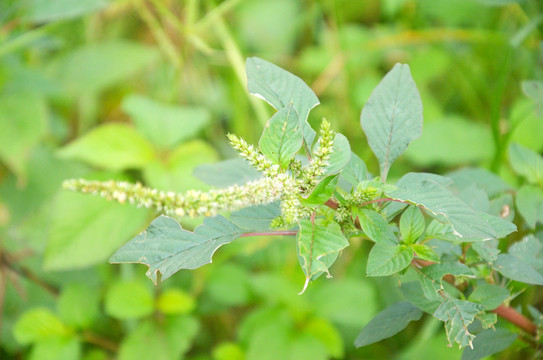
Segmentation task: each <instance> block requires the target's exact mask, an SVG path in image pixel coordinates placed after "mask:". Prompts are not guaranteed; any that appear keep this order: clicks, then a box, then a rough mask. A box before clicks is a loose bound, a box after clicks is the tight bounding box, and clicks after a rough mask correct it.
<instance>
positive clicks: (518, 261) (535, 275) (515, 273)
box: [494, 254, 543, 285]
mask: <svg viewBox="0 0 543 360" xmlns="http://www.w3.org/2000/svg"><path fill="white" fill-rule="evenodd" d="M494 268H495V269H496V270H498V271H499V272H500V273H501V274H502V275H503V276H505V277H508V278H509V279H512V280H516V281H520V282H523V283H526V284H533V285H543V275H541V274H540V273H539V272H537V271H536V270H535V269H534V268H533V267H532V266H531V265H529V264H528V263H526V261H524V260H523V259H522V258H518V257H516V256H514V255H511V254H499V255H498V260H496V262H495V263H494Z"/></svg>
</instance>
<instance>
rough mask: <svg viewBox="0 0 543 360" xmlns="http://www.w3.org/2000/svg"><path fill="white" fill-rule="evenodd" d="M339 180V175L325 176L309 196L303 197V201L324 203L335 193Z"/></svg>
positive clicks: (313, 203) (312, 203)
mask: <svg viewBox="0 0 543 360" xmlns="http://www.w3.org/2000/svg"><path fill="white" fill-rule="evenodd" d="M338 180H339V176H338V175H332V176H328V177H325V178H324V179H322V180H321V181H320V182H319V183H318V184H317V186H315V188H314V189H313V191H311V193H310V194H309V195H308V196H307V197H305V198H302V201H303V202H304V203H305V204H309V205H322V204H324V203H325V202H326V201H327V200H328V199H330V196H332V194H333V193H334V190H335V189H336V186H337V182H338Z"/></svg>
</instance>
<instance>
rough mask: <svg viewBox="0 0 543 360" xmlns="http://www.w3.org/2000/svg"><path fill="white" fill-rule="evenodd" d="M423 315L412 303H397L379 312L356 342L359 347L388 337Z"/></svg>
mask: <svg viewBox="0 0 543 360" xmlns="http://www.w3.org/2000/svg"><path fill="white" fill-rule="evenodd" d="M421 317H422V311H420V310H419V309H418V308H417V307H415V306H413V305H411V304H410V303H408V302H400V303H396V304H394V305H392V306H389V307H388V308H386V309H385V310H383V311H381V312H380V313H379V314H377V315H376V316H375V317H374V318H373V319H372V320H371V321H370V322H369V323H368V325H366V326H365V327H364V329H362V331H361V332H360V334H358V336H357V337H356V340H355V342H354V344H355V346H356V347H357V348H359V347H362V346H366V345H369V344H373V343H376V342H378V341H381V340H383V339H387V338H389V337H391V336H394V335H396V334H397V333H399V332H400V331H402V330H403V329H405V328H406V327H407V325H409V323H410V322H411V321H417V320H420V318H421Z"/></svg>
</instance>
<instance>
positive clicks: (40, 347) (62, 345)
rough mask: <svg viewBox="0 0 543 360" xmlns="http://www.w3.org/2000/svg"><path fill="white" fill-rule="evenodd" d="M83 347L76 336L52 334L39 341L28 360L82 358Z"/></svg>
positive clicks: (75, 359) (77, 359) (74, 359)
mask: <svg viewBox="0 0 543 360" xmlns="http://www.w3.org/2000/svg"><path fill="white" fill-rule="evenodd" d="M82 347H83V346H82V344H81V342H80V341H79V339H77V337H75V336H52V337H50V338H47V339H44V340H42V341H39V342H37V343H36V344H35V345H34V346H33V347H32V350H31V351H30V356H29V357H28V360H59V359H62V360H80V359H81V353H82Z"/></svg>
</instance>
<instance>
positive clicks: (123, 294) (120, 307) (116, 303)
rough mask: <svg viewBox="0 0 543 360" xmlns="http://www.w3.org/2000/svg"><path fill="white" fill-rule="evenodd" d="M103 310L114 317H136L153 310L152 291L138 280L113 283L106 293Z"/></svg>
mask: <svg viewBox="0 0 543 360" xmlns="http://www.w3.org/2000/svg"><path fill="white" fill-rule="evenodd" d="M104 310H105V312H106V313H107V314H108V315H109V316H111V317H114V318H116V319H123V320H126V319H138V318H142V317H144V316H148V315H150V314H152V313H153V311H154V310H155V304H154V298H153V293H152V292H151V291H150V289H149V288H148V287H147V286H145V285H144V284H142V283H141V282H138V281H125V282H117V283H115V284H113V285H112V286H111V287H110V288H109V289H108V292H107V293H106V296H105V301H104Z"/></svg>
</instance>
